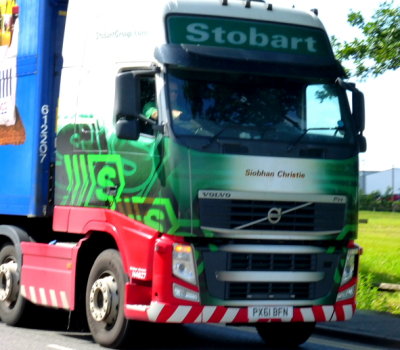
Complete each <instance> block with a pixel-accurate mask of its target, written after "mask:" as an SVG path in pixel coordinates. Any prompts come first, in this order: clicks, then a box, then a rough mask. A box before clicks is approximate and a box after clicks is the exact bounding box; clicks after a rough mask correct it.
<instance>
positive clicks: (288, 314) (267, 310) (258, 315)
mask: <svg viewBox="0 0 400 350" xmlns="http://www.w3.org/2000/svg"><path fill="white" fill-rule="evenodd" d="M248 316H249V320H250V321H256V320H263V319H271V318H272V319H280V320H291V319H292V318H293V307H292V306H250V307H249V309H248Z"/></svg>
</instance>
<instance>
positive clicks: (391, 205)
mask: <svg viewBox="0 0 400 350" xmlns="http://www.w3.org/2000/svg"><path fill="white" fill-rule="evenodd" d="M359 208H360V210H371V211H397V212H399V211H400V202H399V201H394V200H393V190H392V188H391V187H388V189H387V190H386V192H385V193H384V194H381V192H379V191H374V192H372V193H370V194H364V193H363V192H362V191H360V194H359Z"/></svg>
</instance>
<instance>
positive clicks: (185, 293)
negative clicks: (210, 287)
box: [173, 283, 200, 302]
mask: <svg viewBox="0 0 400 350" xmlns="http://www.w3.org/2000/svg"><path fill="white" fill-rule="evenodd" d="M173 289H174V297H175V298H178V299H184V300H188V301H193V302H199V301H200V296H199V293H197V292H194V291H192V290H190V289H188V288H185V287H182V286H180V285H179V284H176V283H174V284H173Z"/></svg>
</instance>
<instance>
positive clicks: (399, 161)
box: [272, 0, 400, 171]
mask: <svg viewBox="0 0 400 350" xmlns="http://www.w3.org/2000/svg"><path fill="white" fill-rule="evenodd" d="M272 2H273V4H276V5H281V6H285V7H292V6H293V5H294V6H295V7H296V8H298V9H305V10H310V9H312V8H316V9H318V12H319V14H318V17H319V18H320V19H321V21H322V23H323V24H324V26H325V29H326V31H327V32H328V35H329V36H332V35H335V36H336V37H337V38H338V39H339V40H340V41H343V40H347V41H351V40H352V39H353V38H354V37H355V36H358V37H361V33H360V31H359V30H358V29H357V28H353V27H352V26H351V25H350V24H349V23H348V22H347V15H348V13H349V12H350V10H354V11H361V13H362V14H363V16H364V18H365V19H366V20H369V19H370V17H371V15H372V14H373V13H374V12H375V10H376V9H378V7H379V4H380V3H382V2H383V0H382V1H380V0H349V1H342V0H341V1H327V0H274V1H272ZM394 4H395V5H397V6H399V5H400V0H394ZM350 81H353V82H355V83H356V84H357V87H358V88H359V89H360V90H361V91H362V92H363V93H364V96H365V108H366V127H365V131H364V135H365V136H366V138H367V152H365V153H361V154H360V170H365V171H381V170H387V169H391V168H393V167H395V168H400V142H399V140H400V108H399V104H400V92H399V91H400V88H399V87H398V86H397V85H398V84H399V83H400V69H398V70H397V71H390V72H386V73H384V74H383V75H381V76H379V77H377V78H368V79H366V80H365V81H360V80H358V79H356V78H352V79H351V80H350Z"/></svg>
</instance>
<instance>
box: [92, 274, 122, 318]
mask: <svg viewBox="0 0 400 350" xmlns="http://www.w3.org/2000/svg"><path fill="white" fill-rule="evenodd" d="M118 305H119V295H118V285H117V282H116V280H115V278H114V277H113V276H112V275H106V276H103V277H101V278H99V279H97V280H96V281H95V282H94V283H93V285H92V288H91V290H90V296H89V310H90V314H91V316H92V317H93V319H94V320H95V321H97V322H105V323H107V324H113V323H114V322H115V321H116V319H117V316H118Z"/></svg>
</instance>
